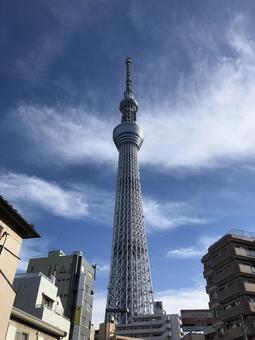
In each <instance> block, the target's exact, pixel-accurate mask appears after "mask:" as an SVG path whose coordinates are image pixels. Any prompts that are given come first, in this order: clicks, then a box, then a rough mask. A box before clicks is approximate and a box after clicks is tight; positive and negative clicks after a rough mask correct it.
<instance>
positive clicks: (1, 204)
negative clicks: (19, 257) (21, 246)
mask: <svg viewBox="0 0 255 340" xmlns="http://www.w3.org/2000/svg"><path fill="white" fill-rule="evenodd" d="M0 218H1V219H2V220H3V221H4V223H6V224H7V225H8V226H9V227H11V228H12V229H14V230H15V231H16V232H17V234H19V235H20V236H21V237H22V238H24V239H25V238H38V237H40V235H39V234H38V232H37V231H36V230H35V229H34V225H33V224H30V223H28V222H27V221H26V220H25V219H24V217H22V216H21V215H20V214H19V213H18V211H17V210H16V209H14V208H13V206H12V205H11V204H10V203H8V202H7V201H6V200H5V199H4V198H3V196H1V195H0Z"/></svg>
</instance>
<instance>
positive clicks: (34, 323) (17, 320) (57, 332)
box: [5, 307, 66, 340]
mask: <svg viewBox="0 0 255 340" xmlns="http://www.w3.org/2000/svg"><path fill="white" fill-rule="evenodd" d="M65 337H66V332H65V331H63V330H61V329H59V328H57V327H55V326H52V325H51V324H49V323H47V322H45V321H42V320H40V319H38V318H37V317H35V316H34V315H31V314H29V313H26V312H24V311H23V310H21V309H19V308H16V307H13V308H12V312H11V317H10V321H9V326H8V331H7V335H6V339H5V340H46V339H47V340H61V339H64V338H65Z"/></svg>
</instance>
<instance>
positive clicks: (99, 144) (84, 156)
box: [16, 105, 117, 163]
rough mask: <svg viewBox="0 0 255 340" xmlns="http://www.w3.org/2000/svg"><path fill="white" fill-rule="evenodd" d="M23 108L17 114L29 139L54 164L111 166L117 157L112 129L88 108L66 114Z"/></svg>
mask: <svg viewBox="0 0 255 340" xmlns="http://www.w3.org/2000/svg"><path fill="white" fill-rule="evenodd" d="M64 113H65V114H63V110H62V108H60V109H59V111H58V110H57V109H54V108H49V107H37V106H31V105H23V106H20V107H18V108H17V111H16V114H17V115H18V117H19V119H20V120H21V122H22V123H23V124H24V128H25V129H26V132H27V133H28V134H29V136H30V137H31V138H32V139H33V141H34V142H35V143H36V145H37V149H38V150H39V152H40V153H42V152H44V153H45V154H46V155H47V158H50V159H51V161H53V162H54V161H56V162H57V163H59V159H60V160H61V162H64V163H65V162H83V161H93V162H96V163H102V162H112V161H113V160H114V159H116V157H117V152H116V153H115V152H114V151H115V150H114V146H113V142H112V140H111V135H112V126H113V124H110V123H109V122H105V121H103V120H101V119H99V118H97V117H96V116H95V115H93V114H91V113H88V112H87V111H86V108H81V107H80V108H68V109H65V110H64Z"/></svg>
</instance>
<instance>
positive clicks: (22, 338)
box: [15, 331, 29, 340]
mask: <svg viewBox="0 0 255 340" xmlns="http://www.w3.org/2000/svg"><path fill="white" fill-rule="evenodd" d="M28 337H29V334H28V333H24V332H22V331H16V334H15V340H28Z"/></svg>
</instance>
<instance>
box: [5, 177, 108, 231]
mask: <svg viewBox="0 0 255 340" xmlns="http://www.w3.org/2000/svg"><path fill="white" fill-rule="evenodd" d="M0 192H1V194H2V195H3V196H4V197H5V198H6V199H8V200H9V201H10V203H12V204H15V206H16V207H17V208H18V209H19V210H20V211H22V212H23V213H25V214H26V215H35V214H37V213H39V214H40V212H44V213H48V214H52V215H55V216H59V217H63V218H69V219H86V218H89V219H92V220H94V221H96V222H98V223H102V224H104V225H112V219H113V211H114V200H113V194H112V193H111V192H108V191H104V190H103V189H101V188H96V187H94V186H92V185H86V184H84V183H82V184H81V183H66V184H64V185H63V184H62V185H61V184H59V183H57V182H55V181H49V180H45V179H42V178H39V177H37V176H28V175H26V174H21V173H14V172H0Z"/></svg>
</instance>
